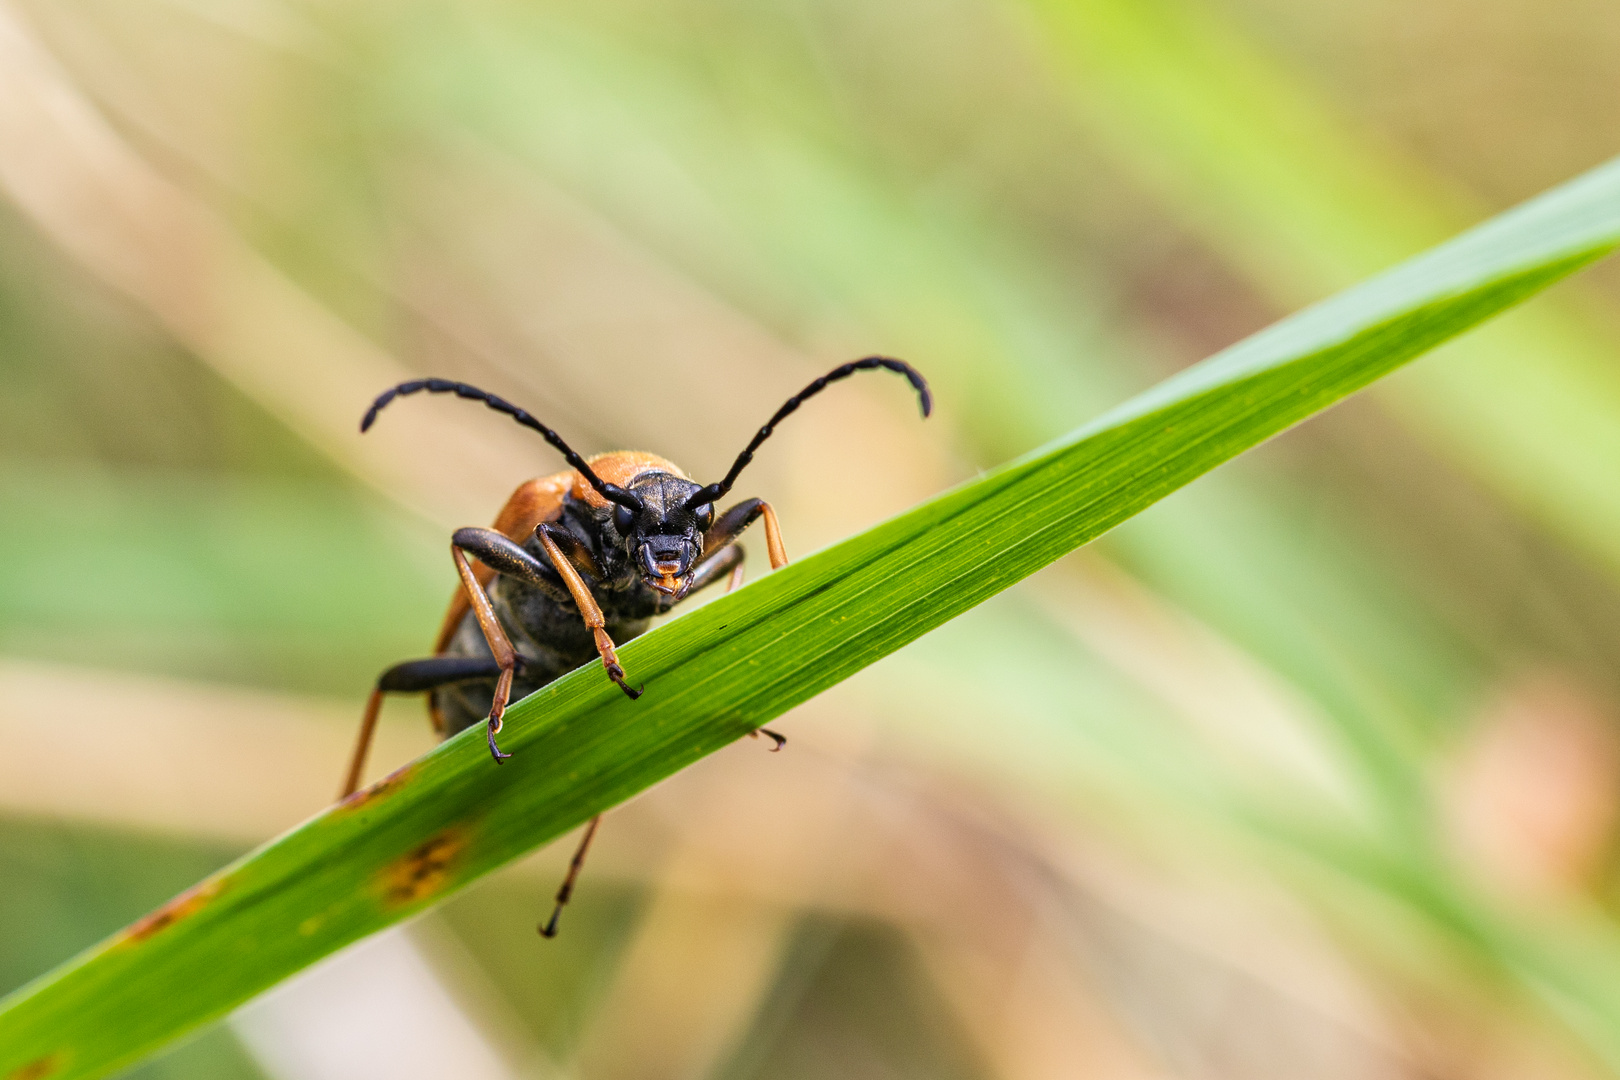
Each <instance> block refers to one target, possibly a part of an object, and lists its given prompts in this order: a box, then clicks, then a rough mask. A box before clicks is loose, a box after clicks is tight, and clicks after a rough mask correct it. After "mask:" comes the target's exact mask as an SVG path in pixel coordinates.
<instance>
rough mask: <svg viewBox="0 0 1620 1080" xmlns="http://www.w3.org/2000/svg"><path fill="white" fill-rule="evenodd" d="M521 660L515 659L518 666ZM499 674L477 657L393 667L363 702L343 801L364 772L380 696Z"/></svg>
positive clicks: (433, 659) (493, 665) (435, 658)
mask: <svg viewBox="0 0 1620 1080" xmlns="http://www.w3.org/2000/svg"><path fill="white" fill-rule="evenodd" d="M522 659H523V658H522V657H518V662H519V665H520V666H521V664H522ZM499 673H500V665H498V664H496V663H495V661H494V660H491V659H488V658H485V657H481V656H433V657H429V658H428V659H425V660H407V661H406V662H405V663H403V664H395V665H394V666H393V667H391V668H389V669H388V670H387V671H385V672H383V673H382V674H381V675H380V676H378V678H377V685H376V686H375V687H373V688H372V691H371V697H370V699H369V700H368V701H367V702H366V712H365V716H364V717H362V719H361V721H360V737H359V739H358V740H357V741H356V743H355V747H354V756H353V757H352V758H351V759H350V761H349V772H348V774H347V776H346V777H345V778H344V781H343V792H342V794H340V795H339V796H338V798H340V799H346V798H348V797H349V796H350V795H353V794H354V793H355V792H356V791H358V790H359V789H360V777H361V774H362V773H363V772H364V771H365V767H366V755H367V754H369V753H370V752H371V740H372V737H373V736H374V735H375V734H376V732H377V714H378V713H379V712H381V711H382V702H383V695H384V694H409V693H420V692H421V691H423V690H435V689H437V688H439V687H441V686H449V685H450V684H451V683H458V682H466V681H468V680H470V679H493V678H495V677H496V676H497V675H499Z"/></svg>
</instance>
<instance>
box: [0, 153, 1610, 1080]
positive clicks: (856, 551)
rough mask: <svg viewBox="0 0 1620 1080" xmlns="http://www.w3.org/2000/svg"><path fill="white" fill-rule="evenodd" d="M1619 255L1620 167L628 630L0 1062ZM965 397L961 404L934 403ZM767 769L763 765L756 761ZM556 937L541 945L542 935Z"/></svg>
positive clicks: (70, 975) (815, 662)
mask: <svg viewBox="0 0 1620 1080" xmlns="http://www.w3.org/2000/svg"><path fill="white" fill-rule="evenodd" d="M1616 244H1620V162H1616V163H1611V164H1610V165H1607V166H1604V167H1603V168H1600V169H1598V170H1596V171H1594V172H1592V173H1589V174H1587V175H1586V176H1584V177H1582V178H1580V179H1578V180H1576V181H1574V182H1572V183H1570V184H1567V185H1565V186H1563V187H1561V188H1559V189H1557V190H1555V191H1553V192H1551V193H1549V194H1547V195H1545V196H1543V197H1541V198H1540V199H1537V200H1534V201H1533V202H1531V203H1528V204H1526V205H1525V206H1523V207H1520V208H1519V209H1517V210H1515V211H1512V212H1510V213H1508V214H1504V215H1502V216H1501V217H1499V218H1496V219H1494V220H1493V221H1491V222H1488V223H1487V224H1485V225H1484V226H1481V227H1480V228H1477V229H1475V230H1472V231H1471V232H1469V233H1466V234H1464V235H1463V236H1461V237H1459V238H1457V239H1456V240H1454V241H1452V242H1450V243H1448V244H1445V245H1442V246H1441V247H1439V248H1436V249H1434V250H1433V251H1431V252H1429V253H1427V254H1426V255H1423V256H1421V257H1419V258H1417V259H1414V260H1412V261H1410V262H1408V263H1406V264H1403V265H1402V266H1400V267H1397V268H1396V269H1394V270H1393V271H1391V272H1389V273H1387V274H1384V275H1382V276H1380V277H1378V278H1375V279H1373V280H1371V281H1369V282H1367V283H1365V284H1364V285H1362V286H1359V287H1357V288H1355V289H1352V290H1350V291H1348V292H1345V293H1342V294H1340V295H1339V296H1337V297H1335V298H1333V299H1332V300H1329V301H1327V302H1325V303H1322V304H1320V305H1317V306H1316V307H1314V308H1310V309H1308V310H1306V311H1304V312H1302V313H1300V314H1298V315H1296V316H1294V317H1292V318H1290V319H1287V320H1284V321H1283V322H1281V323H1278V324H1277V325H1275V326H1273V327H1271V328H1270V329H1268V330H1266V331H1264V332H1262V333H1260V334H1258V335H1256V336H1255V337H1253V338H1250V339H1249V340H1247V341H1245V342H1242V343H1240V344H1238V345H1237V346H1234V347H1233V348H1231V349H1228V350H1226V351H1225V352H1223V353H1221V354H1219V355H1217V356H1215V357H1213V358H1211V359H1210V360H1208V361H1206V362H1205V363H1203V364H1200V365H1197V366H1196V367H1193V368H1190V369H1188V370H1187V371H1184V372H1183V373H1181V374H1180V375H1178V376H1177V377H1175V378H1173V379H1170V380H1169V381H1167V382H1165V383H1163V384H1161V385H1160V386H1158V387H1156V388H1155V389H1153V390H1151V391H1149V392H1148V393H1146V394H1143V395H1141V396H1140V397H1138V398H1136V399H1134V400H1132V401H1130V402H1127V403H1126V404H1124V405H1122V406H1120V407H1119V408H1117V409H1115V410H1114V411H1113V412H1111V413H1109V414H1107V415H1105V416H1103V417H1101V418H1099V419H1097V420H1095V421H1093V422H1092V423H1090V424H1087V425H1086V426H1084V427H1083V428H1081V429H1079V430H1078V431H1076V432H1074V433H1072V434H1071V435H1069V436H1067V437H1066V438H1064V439H1062V440H1060V441H1059V442H1057V443H1054V444H1052V445H1050V446H1047V447H1044V448H1042V449H1040V450H1038V451H1035V452H1033V453H1031V454H1029V455H1027V456H1026V457H1024V458H1022V459H1020V460H1019V461H1016V462H1013V463H1012V464H1010V465H1007V466H1004V467H1002V468H1000V469H998V470H996V471H994V472H992V473H990V474H988V475H985V476H982V477H980V478H978V479H976V480H973V481H971V482H969V483H967V484H964V485H963V486H961V487H959V488H957V489H955V490H953V491H951V492H948V493H946V494H944V495H942V496H940V497H938V498H936V499H933V500H931V501H929V502H927V503H925V504H923V505H922V506H919V507H918V508H916V509H915V510H912V511H910V512H908V513H906V514H904V515H901V516H900V517H898V518H895V519H893V520H891V521H889V522H887V523H885V524H883V525H880V526H878V527H877V528H875V529H872V530H870V531H868V532H866V533H863V534H861V535H859V536H856V537H854V538H852V539H850V540H848V541H845V542H844V543H841V544H838V545H836V546H834V547H832V548H829V549H827V550H825V551H822V552H820V553H818V554H815V555H812V556H810V557H809V558H806V559H804V560H803V561H801V562H798V563H795V564H794V565H792V566H790V567H788V568H786V569H785V570H782V571H780V572H778V573H774V574H771V575H770V576H769V577H767V578H765V579H764V580H762V581H759V582H757V583H755V584H753V585H751V586H749V587H748V588H746V589H743V590H741V591H740V592H738V593H736V594H735V595H732V596H729V597H726V598H724V599H721V600H718V601H716V602H714V603H712V604H710V605H708V606H706V607H703V608H701V609H699V610H697V611H694V612H692V613H691V614H689V615H687V616H685V617H683V618H680V619H677V620H675V621H673V622H672V623H670V624H669V625H667V626H665V627H662V628H660V629H659V630H656V631H654V632H653V633H650V634H648V635H646V636H645V637H643V638H640V639H638V640H637V641H635V642H632V643H631V644H629V645H628V646H627V647H626V648H625V649H624V650H623V651H622V655H623V658H624V661H625V664H626V667H627V668H628V669H629V670H630V671H631V672H632V673H633V675H634V677H635V678H636V679H637V680H641V681H644V682H645V684H646V690H647V692H646V695H645V696H644V697H643V698H641V699H640V700H639V701H635V702H631V701H629V700H627V699H626V698H625V697H624V696H623V695H622V694H620V693H619V691H618V690H617V689H616V688H615V687H614V686H613V685H612V684H611V683H609V682H608V681H607V680H605V679H604V678H602V676H601V672H600V671H598V670H596V669H595V667H594V666H592V667H588V668H586V669H583V670H581V671H577V672H575V673H573V674H572V675H569V676H567V677H565V678H563V679H560V680H558V681H557V682H556V683H553V684H552V685H551V686H549V687H546V688H545V689H544V690H542V691H540V692H539V693H537V694H535V695H533V696H532V697H530V698H528V699H526V700H525V701H523V702H522V703H520V704H519V705H518V706H516V707H514V708H513V709H512V710H511V712H510V713H509V718H510V721H511V723H510V724H509V726H508V729H507V732H508V733H507V736H506V746H507V749H509V750H511V751H512V752H513V753H514V757H513V758H512V760H510V761H509V762H507V763H506V764H505V765H503V766H501V767H500V768H496V767H495V766H494V765H492V764H491V763H490V761H489V758H488V755H487V753H486V752H485V750H484V748H483V736H482V733H481V732H478V731H471V732H467V733H465V734H464V735H462V736H460V737H458V738H456V739H453V740H451V741H450V742H448V743H446V744H444V745H443V746H441V747H440V748H438V749H437V750H435V751H434V752H433V753H431V754H429V755H427V756H426V757H424V758H422V759H420V760H419V761H417V762H415V763H413V764H412V765H410V766H407V767H406V768H405V769H403V770H401V771H400V772H399V773H396V774H395V775H394V776H393V777H391V778H389V779H388V780H385V781H383V782H382V783H380V784H378V785H376V786H374V787H373V788H371V789H369V790H368V791H367V792H365V793H363V794H362V796H361V797H359V798H357V799H355V800H352V801H351V802H350V803H349V804H348V805H345V806H341V807H336V808H333V809H332V810H330V811H328V812H326V813H324V814H322V815H320V816H319V817H317V818H315V819H313V820H312V821H310V822H308V823H306V824H305V825H303V826H301V827H300V828H298V829H296V830H294V831H293V832H291V833H288V834H287V835H285V836H283V837H281V838H280V839H278V840H276V841H274V842H272V843H270V844H269V845H267V846H265V847H264V848H261V849H260V850H259V851H257V852H254V853H253V854H251V855H249V856H247V857H245V858H243V859H242V860H240V861H239V862H237V863H236V864H234V865H232V866H230V867H227V868H226V869H225V870H223V871H221V872H220V873H219V874H216V875H215V876H214V877H212V878H209V879H208V880H207V881H205V882H203V883H202V884H200V885H199V886H197V887H196V888H195V889H193V890H191V891H190V892H189V893H187V894H185V895H183V896H182V897H180V898H177V899H176V900H175V901H173V902H171V903H170V904H169V905H167V906H166V907H165V908H163V909H161V910H160V911H159V912H157V913H155V914H154V915H152V916H149V917H148V918H146V919H144V920H142V921H141V922H139V923H137V924H135V925H134V926H133V927H131V928H130V929H129V930H127V931H125V932H124V933H122V934H120V935H118V936H116V937H115V938H113V939H112V940H110V941H108V942H105V943H104V944H102V945H100V946H98V947H97V948H95V949H93V950H91V951H89V952H88V953H86V954H85V955H83V956H81V957H80V958H78V959H77V960H75V961H73V962H71V963H69V964H68V965H66V966H64V967H63V968H61V969H60V970H58V971H56V972H54V973H52V974H50V975H47V976H45V977H44V978H42V979H40V980H39V981H37V982H36V983H34V984H33V985H31V986H29V987H25V988H24V989H23V990H21V991H19V992H18V993H17V994H15V995H13V996H12V997H10V998H8V999H7V1000H6V1001H5V1002H3V1003H0V1076H7V1077H10V1076H18V1075H22V1076H29V1077H34V1078H43V1077H52V1078H57V1077H79V1076H96V1075H101V1074H103V1073H105V1072H106V1071H107V1070H109V1069H111V1068H113V1067H115V1066H117V1065H120V1064H124V1063H127V1062H129V1061H131V1060H133V1059H134V1058H136V1057H138V1056H139V1055H140V1054H141V1053H143V1052H145V1051H147V1050H150V1049H152V1048H154V1047H156V1046H158V1045H160V1044H162V1043H163V1042H165V1041H167V1040H169V1039H171V1038H173V1037H174V1036H176V1035H178V1034H180V1033H182V1032H184V1031H186V1030H189V1029H191V1028H194V1027H195V1026H197V1025H198V1024H200V1023H202V1022H204V1021H206V1020H208V1019H210V1018H213V1017H216V1016H218V1015H220V1014H222V1013H223V1012H225V1011H227V1010H228V1009H230V1008H231V1007H233V1006H235V1005H237V1004H239V1003H240V1002H242V1001H245V1000H246V999H248V998H249V997H251V996H252V995H254V994H255V993H257V992H259V991H260V990H263V989H264V988H266V987H268V986H270V985H272V984H274V983H275V982H277V981H278V980H280V979H282V978H284V977H285V976H287V975H289V974H291V973H293V972H295V971H297V970H299V969H300V968H302V967H304V966H305V965H307V964H309V963H311V962H313V961H315V960H317V959H319V958H321V957H323V956H326V955H328V954H330V953H331V952H333V951H335V950H337V949H338V948H340V947H342V946H343V945H345V944H347V943H349V942H352V941H354V940H356V939H358V938H360V937H362V936H364V935H366V934H369V933H371V932H373V931H375V930H377V929H380V928H381V927H384V926H386V925H389V924H390V923H393V922H396V921H398V920H400V919H402V918H405V917H406V916H409V915H411V914H413V913H415V912H417V911H420V910H422V909H423V908H424V907H425V906H427V905H430V904H432V903H435V902H436V901H438V900H441V899H443V898H444V897H445V896H446V895H448V894H449V893H450V892H451V891H453V890H455V889H457V888H459V887H461V886H463V885H465V884H467V883H468V882H469V881H471V880H473V879H474V878H476V877H478V876H479V875H481V874H484V873H487V872H489V871H490V870H493V869H495V868H496V867H498V866H500V865H502V864H504V863H506V862H508V861H510V860H511V859H513V858H516V857H517V856H519V855H521V854H523V853H524V852H526V851H528V850H530V849H531V848H533V847H535V846H536V845H538V844H541V843H544V842H546V841H547V840H550V839H552V838H554V837H556V836H558V835H560V834H561V833H563V832H564V831H566V830H567V829H569V828H571V827H573V826H575V825H577V824H578V823H580V822H581V821H583V820H585V819H586V818H587V817H589V816H590V815H592V814H594V813H597V812H598V811H601V810H603V809H606V808H608V807H611V806H614V805H616V804H617V803H620V802H622V801H624V800H625V799H627V798H629V797H631V796H632V795H635V794H636V793H637V792H639V791H642V790H644V789H645V788H647V787H648V786H650V785H652V784H653V783H656V782H657V781H658V780H660V779H662V778H664V777H666V776H668V775H670V774H671V773H673V772H675V771H677V770H679V769H681V768H683V767H684V766H686V765H688V764H690V763H692V762H693V761H696V760H697V759H698V758H700V757H702V756H704V755H705V754H708V753H711V752H713V751H714V750H717V749H719V748H720V747H722V746H724V745H726V744H727V743H729V742H731V741H733V740H735V739H736V738H738V737H739V736H740V735H742V734H744V733H746V732H748V731H750V730H752V729H753V728H755V727H757V726H758V725H760V724H762V723H764V722H766V721H768V720H770V719H771V718H772V717H775V716H777V715H779V714H780V713H782V712H784V711H785V710H787V709H789V708H792V707H793V706H794V705H796V704H798V703H800V702H802V701H804V700H806V699H808V698H810V697H812V696H813V695H815V694H816V693H819V692H820V691H822V690H824V689H826V688H827V687H829V686H831V685H833V684H834V683H836V682H838V681H839V680H841V679H843V678H845V677H846V676H848V675H850V674H852V673H854V672H855V671H857V670H859V669H860V668H862V667H865V666H866V665H868V664H870V663H872V662H873V661H875V660H877V659H879V658H880V657H882V656H884V655H886V654H888V653H890V652H893V651H894V650H896V649H898V648H900V647H901V646H902V645H905V644H906V643H907V642H909V641H912V640H914V639H915V638H917V637H918V636H920V635H922V634H924V633H926V632H927V631H928V630H930V629H932V628H934V627H936V626H939V625H940V624H941V623H943V622H945V621H946V620H948V619H951V618H952V617H954V616H956V615H958V614H961V613H962V612H963V611H966V610H967V609H968V608H970V607H972V606H973V605H974V604H977V603H978V602H980V601H981V600H983V599H985V598H986V597H988V596H990V595H992V594H994V593H996V592H998V591H1000V590H1002V589H1005V588H1007V587H1008V586H1009V585H1011V584H1013V583H1014V582H1016V581H1018V580H1019V579H1021V578H1023V577H1025V576H1027V575H1028V574H1031V573H1033V572H1034V571H1036V570H1038V569H1040V568H1041V567H1042V566H1045V565H1046V564H1048V563H1050V562H1052V561H1053V560H1055V559H1057V558H1058V557H1060V556H1062V555H1063V554H1065V553H1067V552H1069V551H1072V550H1073V549H1074V548H1076V547H1078V546H1080V545H1082V544H1084V543H1086V542H1088V541H1090V540H1092V539H1094V538H1096V537H1097V536H1099V535H1101V534H1102V533H1104V532H1106V531H1107V530H1108V529H1110V528H1112V527H1114V526H1115V525H1117V524H1119V523H1120V522H1122V521H1124V520H1125V519H1127V518H1129V517H1130V516H1131V515H1133V514H1135V513H1137V512H1138V511H1140V510H1142V509H1143V508H1145V507H1147V506H1149V505H1151V504H1152V503H1154V502H1155V501H1157V500H1159V499H1161V498H1163V497H1164V496H1165V495H1167V494H1169V493H1170V492H1172V491H1175V490H1176V489H1177V488H1179V487H1181V486H1183V485H1185V484H1187V483H1189V482H1190V481H1192V480H1193V479H1196V478H1197V477H1198V476H1200V475H1202V474H1204V473H1206V472H1208V471H1209V470H1210V469H1213V468H1214V467H1215V466H1217V465H1219V464H1221V463H1222V462H1224V461H1227V460H1230V459H1231V458H1232V457H1234V456H1235V455H1237V454H1239V453H1241V452H1242V451H1244V450H1246V449H1248V448H1249V447H1252V446H1254V445H1255V444H1257V443H1259V442H1261V441H1263V440H1265V439H1267V438H1269V437H1271V436H1273V435H1275V434H1277V433H1278V432H1281V431H1283V430H1285V429H1286V428H1288V427H1289V426H1291V425H1293V424H1295V423H1298V422H1299V421H1301V420H1303V419H1305V418H1306V417H1308V416H1310V415H1312V414H1313V413H1315V412H1317V411H1319V410H1321V409H1324V408H1326V407H1327V406H1329V405H1331V404H1333V403H1334V402H1335V401H1338V400H1340V399H1341V398H1343V397H1344V396H1346V395H1348V394H1350V393H1353V392H1354V391H1356V390H1357V389H1359V388H1361V387H1363V386H1365V385H1366V384H1367V383H1369V382H1371V381H1373V380H1374V379H1377V378H1378V377H1380V376H1382V375H1384V374H1386V373H1388V372H1389V371H1391V370H1393V369H1394V368H1396V367H1398V366H1400V365H1401V364H1403V363H1405V362H1406V361H1408V360H1410V359H1411V358H1412V357H1414V356H1417V355H1418V354H1420V353H1422V352H1423V351H1424V350H1426V349H1429V348H1431V347H1433V346H1434V345H1436V344H1438V343H1439V342H1441V341H1444V340H1446V339H1448V338H1451V337H1454V336H1455V335H1457V334H1459V333H1462V332H1463V331H1465V330H1467V329H1469V328H1470V327H1472V326H1474V325H1476V324H1478V323H1479V322H1481V321H1483V320H1484V319H1486V318H1488V317H1490V316H1491V315H1493V314H1495V313H1496V312H1498V311H1501V310H1502V309H1504V308H1506V307H1508V306H1510V305H1512V304H1514V303H1516V302H1517V301H1519V300H1522V299H1523V298H1525V297H1526V296H1529V295H1530V294H1532V293H1534V292H1536V291H1538V290H1540V289H1542V288H1544V287H1546V286H1547V285H1549V284H1551V283H1552V282H1553V281H1556V280H1557V279H1559V278H1561V277H1563V276H1565V275H1567V274H1569V273H1570V272H1572V271H1573V270H1574V269H1576V268H1578V267H1579V266H1581V265H1584V264H1585V263H1588V262H1590V261H1592V260H1593V259H1596V258H1598V257H1600V256H1601V255H1603V254H1606V253H1607V252H1608V251H1610V250H1611V249H1612V248H1613V247H1614V246H1616ZM943 404H944V406H945V407H947V408H948V407H949V403H948V402H946V403H943ZM760 767H761V768H767V767H769V763H768V762H765V761H762V762H761V766H760ZM540 947H542V946H541V945H539V944H538V943H537V944H536V948H540Z"/></svg>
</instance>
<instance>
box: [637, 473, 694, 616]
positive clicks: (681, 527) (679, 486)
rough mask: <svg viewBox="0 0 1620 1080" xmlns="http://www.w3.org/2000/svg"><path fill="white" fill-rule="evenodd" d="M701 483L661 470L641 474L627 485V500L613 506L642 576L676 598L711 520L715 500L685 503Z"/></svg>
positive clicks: (681, 592)
mask: <svg viewBox="0 0 1620 1080" xmlns="http://www.w3.org/2000/svg"><path fill="white" fill-rule="evenodd" d="M701 489H702V485H700V484H694V483H693V482H692V481H690V480H687V479H684V478H682V477H679V476H673V475H671V474H670V473H665V472H651V473H643V474H642V475H641V476H638V477H636V479H635V481H634V482H632V483H631V485H630V487H629V492H630V494H631V495H633V496H634V497H635V498H634V503H639V508H638V507H637V506H636V505H627V503H630V502H631V500H626V501H625V502H620V503H616V504H615V505H614V507H613V528H614V530H615V531H616V532H617V533H618V534H619V537H620V542H621V544H622V546H623V550H624V553H625V554H626V555H627V556H629V558H630V561H631V564H632V565H633V566H635V568H636V570H637V571H639V572H640V574H641V580H643V581H645V582H646V583H647V584H648V585H650V586H651V587H652V588H654V589H656V590H657V591H658V592H661V593H663V594H664V595H666V596H672V597H674V598H675V599H677V600H679V599H680V598H681V597H683V596H685V595H686V592H687V590H688V589H690V588H691V587H692V571H693V569H695V568H696V566H697V563H698V559H699V558H700V557H701V556H702V554H703V537H704V534H705V533H707V532H708V531H709V526H711V525H713V524H714V504H713V503H709V502H705V503H699V504H698V505H696V506H689V505H688V503H690V502H691V500H692V496H693V495H694V494H696V493H697V492H698V491H700V490H701Z"/></svg>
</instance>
